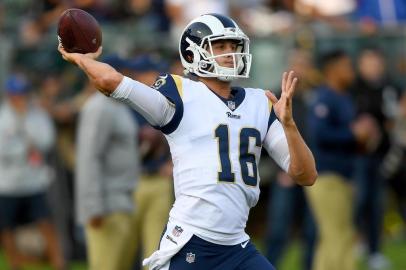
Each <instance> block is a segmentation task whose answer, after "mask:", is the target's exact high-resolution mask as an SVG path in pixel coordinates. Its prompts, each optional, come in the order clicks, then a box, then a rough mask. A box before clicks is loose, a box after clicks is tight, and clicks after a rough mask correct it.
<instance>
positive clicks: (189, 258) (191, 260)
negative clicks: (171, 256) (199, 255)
mask: <svg viewBox="0 0 406 270" xmlns="http://www.w3.org/2000/svg"><path fill="white" fill-rule="evenodd" d="M195 260H196V255H195V254H194V253H192V252H188V253H186V261H187V262H188V263H194V262H195Z"/></svg>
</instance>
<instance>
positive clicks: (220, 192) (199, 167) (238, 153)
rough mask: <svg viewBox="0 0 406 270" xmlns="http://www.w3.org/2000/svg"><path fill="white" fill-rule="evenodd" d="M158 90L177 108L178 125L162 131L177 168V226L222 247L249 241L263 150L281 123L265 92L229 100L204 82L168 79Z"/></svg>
mask: <svg viewBox="0 0 406 270" xmlns="http://www.w3.org/2000/svg"><path fill="white" fill-rule="evenodd" d="M153 87H154V88H155V89H157V90H158V91H160V92H161V93H162V94H164V95H165V96H166V97H167V98H168V99H169V100H170V101H171V102H172V103H174V104H175V106H176V112H175V115H174V117H173V118H172V120H171V121H170V122H169V123H168V124H167V125H165V126H163V127H160V129H161V130H162V131H163V132H164V133H165V136H166V138H167V140H168V142H169V145H170V149H171V155H172V159H173V164H174V168H173V175H174V187H175V197H176V200H175V203H174V205H173V208H172V210H171V212H170V219H171V221H175V222H176V221H178V222H181V223H182V224H185V225H188V226H189V227H191V228H193V232H194V234H196V235H197V236H199V237H201V238H203V239H204V240H206V241H210V242H213V243H217V244H223V245H234V244H238V243H241V242H243V241H246V240H248V239H249V237H248V235H247V234H246V233H245V230H244V229H245V226H246V222H247V219H248V215H249V210H250V208H251V207H253V206H254V205H255V204H256V203H257V202H258V198H259V193H260V190H259V181H260V179H259V174H258V162H259V158H260V154H261V148H262V145H263V142H264V140H265V137H266V136H267V132H268V130H269V127H270V125H271V124H272V123H273V122H274V121H278V120H277V119H276V116H275V114H274V113H272V106H271V105H270V103H269V102H268V98H267V97H266V96H265V92H264V91H263V90H262V89H253V88H245V89H244V88H237V87H236V88H232V94H233V97H232V98H231V99H228V100H226V99H224V98H221V97H220V96H218V95H216V94H215V93H214V92H212V91H211V90H210V89H209V88H208V87H207V86H206V85H205V84H203V83H202V82H199V81H193V80H191V79H188V78H183V77H180V76H176V75H168V74H166V75H163V76H160V77H159V79H158V80H157V81H156V83H155V84H154V86H153ZM285 169H286V168H285Z"/></svg>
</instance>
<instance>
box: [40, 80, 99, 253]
mask: <svg viewBox="0 0 406 270" xmlns="http://www.w3.org/2000/svg"><path fill="white" fill-rule="evenodd" d="M66 77H67V76H66V74H64V75H62V76H60V75H57V74H54V73H48V74H44V75H43V77H42V80H41V84H40V89H39V90H40V92H39V94H40V95H39V97H40V102H41V106H42V107H43V108H45V109H46V110H47V112H48V113H49V115H50V116H51V117H52V119H53V120H54V123H55V125H56V155H55V158H54V160H53V161H54V167H55V171H56V179H58V181H56V182H55V185H54V187H55V191H56V196H54V197H57V198H55V201H54V203H53V208H54V209H55V210H56V211H55V212H56V213H55V218H56V221H57V222H58V223H57V224H58V228H59V229H60V231H61V233H62V234H61V242H62V244H63V249H64V251H65V254H66V255H67V258H69V259H73V258H74V259H83V258H84V255H85V252H84V249H85V248H84V241H83V237H78V236H79V235H80V234H78V233H77V232H78V231H80V230H79V228H78V227H77V225H76V223H75V208H74V169H75V159H76V153H75V149H76V148H75V136H76V120H77V116H78V114H79V110H80V108H82V107H83V104H84V102H85V101H86V100H87V98H88V97H89V96H90V95H92V94H93V88H92V86H91V85H84V87H83V88H82V89H80V91H77V89H75V87H74V86H73V85H72V83H69V81H68V80H67V79H66ZM76 80H78V78H76ZM74 89H75V90H74Z"/></svg>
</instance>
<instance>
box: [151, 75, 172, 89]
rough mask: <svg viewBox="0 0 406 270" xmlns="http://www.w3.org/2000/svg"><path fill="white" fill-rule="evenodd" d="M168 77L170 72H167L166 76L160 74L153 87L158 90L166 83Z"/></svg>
mask: <svg viewBox="0 0 406 270" xmlns="http://www.w3.org/2000/svg"><path fill="white" fill-rule="evenodd" d="M167 78H168V74H165V76H159V78H158V79H157V80H156V81H155V82H154V84H153V85H152V88H154V89H156V90H158V89H159V88H161V87H162V86H164V85H165V84H166V79H167Z"/></svg>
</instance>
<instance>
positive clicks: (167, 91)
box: [153, 74, 183, 134]
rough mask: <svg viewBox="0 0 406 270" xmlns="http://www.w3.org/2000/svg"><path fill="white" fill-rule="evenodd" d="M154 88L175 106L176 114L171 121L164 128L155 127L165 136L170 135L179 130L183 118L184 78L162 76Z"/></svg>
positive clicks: (168, 75)
mask: <svg viewBox="0 0 406 270" xmlns="http://www.w3.org/2000/svg"><path fill="white" fill-rule="evenodd" d="M157 82H158V83H157ZM153 87H154V88H155V89H156V90H158V91H159V92H161V93H162V94H163V95H164V96H165V97H166V98H167V99H168V100H169V101H170V102H172V103H173V104H174V105H175V114H174V115H173V117H172V119H171V121H169V123H167V124H166V125H164V126H162V127H158V126H154V128H156V129H159V130H161V131H162V132H163V133H164V134H170V133H172V132H174V131H175V130H176V129H177V128H178V126H179V124H180V121H181V120H182V117H183V101H182V93H183V86H182V78H181V77H180V76H176V75H170V74H162V75H160V76H159V77H158V79H157V80H156V82H155V84H154V85H153Z"/></svg>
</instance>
